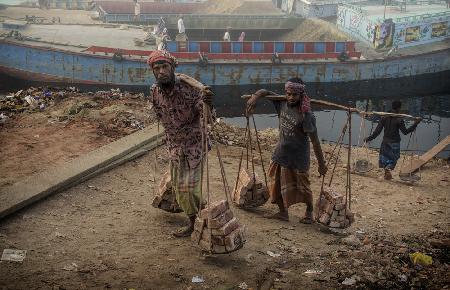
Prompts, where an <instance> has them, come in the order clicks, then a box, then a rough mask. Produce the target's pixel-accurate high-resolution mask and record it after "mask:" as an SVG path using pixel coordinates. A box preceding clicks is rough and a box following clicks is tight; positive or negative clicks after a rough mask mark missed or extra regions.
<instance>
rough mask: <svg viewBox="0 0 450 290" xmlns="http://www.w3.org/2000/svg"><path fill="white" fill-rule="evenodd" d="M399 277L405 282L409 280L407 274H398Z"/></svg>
mask: <svg viewBox="0 0 450 290" xmlns="http://www.w3.org/2000/svg"><path fill="white" fill-rule="evenodd" d="M398 279H399V280H400V282H403V283H406V282H408V276H406V275H405V274H401V275H398Z"/></svg>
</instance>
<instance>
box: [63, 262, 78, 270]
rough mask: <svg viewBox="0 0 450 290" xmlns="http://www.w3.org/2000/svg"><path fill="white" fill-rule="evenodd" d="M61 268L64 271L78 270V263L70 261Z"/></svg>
mask: <svg viewBox="0 0 450 290" xmlns="http://www.w3.org/2000/svg"><path fill="white" fill-rule="evenodd" d="M63 270H65V271H77V270H78V265H77V264H75V263H72V264H70V265H67V266H64V268H63Z"/></svg>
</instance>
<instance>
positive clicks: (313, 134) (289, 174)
mask: <svg viewBox="0 0 450 290" xmlns="http://www.w3.org/2000/svg"><path fill="white" fill-rule="evenodd" d="M285 92H286V100H285V101H274V105H275V109H276V111H277V113H278V118H279V122H280V126H279V129H280V140H279V141H278V144H277V147H276V148H275V151H274V152H273V155H272V162H271V163H270V166H269V176H270V180H271V184H270V188H269V192H270V200H271V202H272V203H276V204H277V205H278V208H279V212H278V213H276V214H273V215H270V216H267V217H268V218H277V219H281V220H284V221H287V220H289V214H288V208H289V206H291V205H293V204H296V203H299V202H301V203H306V212H305V216H304V217H303V218H302V219H300V221H301V222H303V223H312V222H313V197H312V191H311V186H310V181H309V165H310V155H309V140H308V137H309V139H310V140H311V143H312V144H313V148H314V153H315V154H316V157H317V161H318V163H319V168H318V171H319V174H320V175H325V174H326V172H327V167H326V165H325V160H324V158H323V153H322V148H321V147H320V141H319V137H318V135H317V128H316V119H315V117H314V115H313V113H312V112H311V105H310V98H309V97H308V95H307V94H306V91H305V84H304V83H303V81H302V80H301V79H299V78H293V79H290V80H289V81H287V82H286V84H285ZM268 95H276V94H275V93H273V92H270V91H267V90H259V91H257V92H256V93H254V94H253V95H252V97H251V98H250V99H249V100H248V101H247V115H250V114H252V113H253V110H254V108H255V105H256V101H257V100H258V99H259V98H261V97H265V96H268Z"/></svg>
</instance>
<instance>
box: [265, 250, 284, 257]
mask: <svg viewBox="0 0 450 290" xmlns="http://www.w3.org/2000/svg"><path fill="white" fill-rule="evenodd" d="M267 255H269V256H271V257H272V258H278V257H280V256H281V254H280V253H274V252H272V251H267Z"/></svg>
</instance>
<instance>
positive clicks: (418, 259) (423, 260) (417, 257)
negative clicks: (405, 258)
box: [409, 252, 433, 266]
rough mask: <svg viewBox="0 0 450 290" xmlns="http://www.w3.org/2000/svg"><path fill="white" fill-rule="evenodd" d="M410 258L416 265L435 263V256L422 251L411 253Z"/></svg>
mask: <svg viewBox="0 0 450 290" xmlns="http://www.w3.org/2000/svg"><path fill="white" fill-rule="evenodd" d="M409 258H410V259H411V262H412V263H413V264H414V265H417V264H418V265H421V266H429V265H431V264H433V258H432V257H430V256H428V255H425V254H423V253H420V252H415V253H413V254H409Z"/></svg>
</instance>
